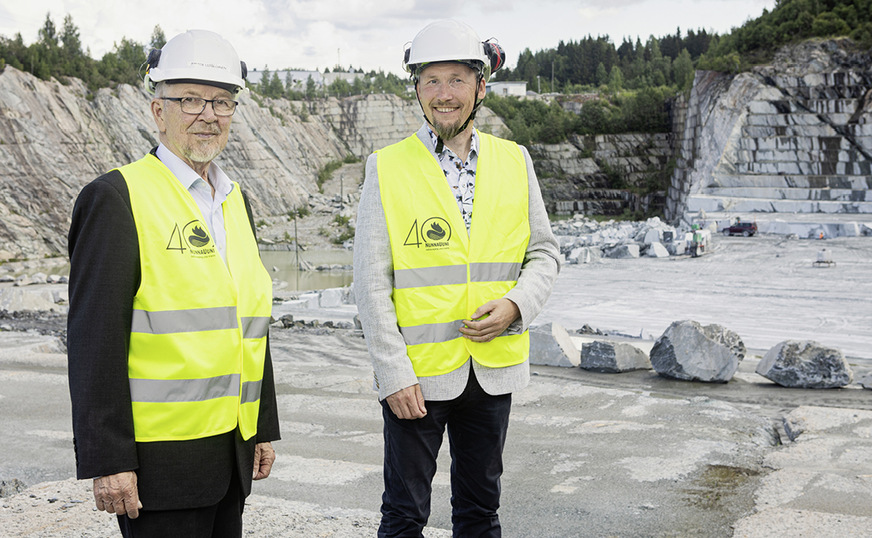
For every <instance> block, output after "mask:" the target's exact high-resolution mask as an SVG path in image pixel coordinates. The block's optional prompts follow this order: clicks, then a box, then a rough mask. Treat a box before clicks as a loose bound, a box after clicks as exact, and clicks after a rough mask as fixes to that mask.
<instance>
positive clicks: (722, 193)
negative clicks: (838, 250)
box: [666, 40, 872, 237]
mask: <svg viewBox="0 0 872 538" xmlns="http://www.w3.org/2000/svg"><path fill="white" fill-rule="evenodd" d="M675 108H676V109H677V110H679V113H677V114H676V115H675V125H674V129H675V132H676V137H677V140H676V142H677V143H676V146H677V156H676V169H675V172H674V176H673V178H672V184H671V187H670V189H669V194H668V200H667V203H666V217H667V220H670V221H677V220H680V219H685V220H688V221H693V220H694V219H698V220H701V221H704V222H705V223H715V224H714V226H716V227H717V229H719V228H720V227H723V224H724V223H726V222H729V220H730V219H731V218H732V217H734V216H737V215H741V216H743V217H747V215H748V214H753V215H754V217H753V218H755V219H756V220H757V226H758V228H759V229H760V231H761V232H764V233H766V232H773V233H797V234H798V235H800V236H803V237H806V236H817V234H818V233H819V232H820V231H825V233H826V235H828V236H833V235H838V234H839V233H840V232H839V230H840V228H839V225H840V224H844V223H845V222H848V221H852V220H857V221H858V222H862V221H863V220H866V221H867V222H868V220H869V218H870V217H869V215H872V56H870V54H869V53H868V52H866V53H859V52H855V51H854V50H853V45H852V44H851V43H850V42H849V41H847V40H830V41H823V42H815V41H810V42H805V43H801V44H799V45H794V46H791V47H787V48H785V49H783V50H782V51H781V52H780V53H779V54H778V55H776V57H775V58H774V60H773V61H772V62H771V64H770V65H767V66H761V67H757V68H755V69H754V70H752V71H750V72H746V73H741V74H739V75H736V76H732V75H726V74H722V73H714V72H706V71H700V72H697V73H696V78H695V80H694V85H693V89H692V91H691V92H690V96H689V97H688V98H686V99H685V98H681V99H679V103H678V104H677V106H676V107H675ZM809 213H811V214H819V215H820V216H819V217H818V218H816V219H803V218H801V217H797V216H796V214H809ZM852 215H853V216H852ZM808 222H811V223H813V224H812V225H809V224H803V223H808ZM822 226H823V228H822ZM827 226H829V228H828V227H827ZM842 228H844V230H845V232H844V234H846V235H850V230H851V229H859V228H858V225H856V224H855V225H854V226H842ZM854 235H856V233H854Z"/></svg>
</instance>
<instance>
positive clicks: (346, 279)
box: [260, 249, 352, 291]
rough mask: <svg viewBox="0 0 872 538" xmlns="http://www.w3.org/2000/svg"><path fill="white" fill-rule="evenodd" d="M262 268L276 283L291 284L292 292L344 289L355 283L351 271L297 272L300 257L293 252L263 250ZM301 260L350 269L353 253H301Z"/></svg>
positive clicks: (330, 251) (310, 251)
mask: <svg viewBox="0 0 872 538" xmlns="http://www.w3.org/2000/svg"><path fill="white" fill-rule="evenodd" d="M260 257H261V259H262V260H263V265H264V266H265V267H266V269H267V271H269V272H270V275H272V277H273V280H282V281H284V282H287V283H288V288H286V289H290V290H298V291H307V290H321V289H326V288H341V287H343V286H348V285H349V284H351V281H352V272H351V269H346V270H337V269H333V270H330V271H300V270H298V269H297V258H296V254H295V253H294V252H293V251H287V250H263V251H261V252H260ZM299 259H300V261H306V262H309V263H310V264H312V265H313V266H315V267H317V266H319V265H337V264H338V265H347V266H349V267H350V266H351V261H352V253H351V251H350V250H332V249H329V250H328V249H324V250H315V249H310V250H306V251H305V252H304V251H300V252H299Z"/></svg>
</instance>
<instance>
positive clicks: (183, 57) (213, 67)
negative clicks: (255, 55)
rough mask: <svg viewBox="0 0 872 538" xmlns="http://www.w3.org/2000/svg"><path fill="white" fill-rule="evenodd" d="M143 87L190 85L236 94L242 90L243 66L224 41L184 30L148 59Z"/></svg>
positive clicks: (152, 53)
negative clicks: (215, 87)
mask: <svg viewBox="0 0 872 538" xmlns="http://www.w3.org/2000/svg"><path fill="white" fill-rule="evenodd" d="M146 63H147V71H146V73H145V79H144V82H145V86H146V88H147V89H148V90H149V91H154V84H155V83H157V82H164V81H175V82H194V83H198V84H208V85H210V86H218V87H220V88H224V89H226V90H228V91H230V92H231V93H233V94H236V93H238V92H239V91H241V90H242V89H243V88H245V77H246V75H247V72H246V71H247V70H246V67H245V63H244V62H241V61H239V55H238V54H236V50H235V49H234V48H233V46H232V45H231V44H230V42H228V41H227V40H226V39H224V38H223V37H221V36H220V35H218V34H216V33H215V32H210V31H209V30H188V31H187V32H185V33H183V34H179V35H177V36H175V37H174V38H172V39H170V40H169V41H167V42H166V44H165V45H164V46H163V48H161V49H160V50H152V51H151V53H150V54H149V55H148V60H147V62H146Z"/></svg>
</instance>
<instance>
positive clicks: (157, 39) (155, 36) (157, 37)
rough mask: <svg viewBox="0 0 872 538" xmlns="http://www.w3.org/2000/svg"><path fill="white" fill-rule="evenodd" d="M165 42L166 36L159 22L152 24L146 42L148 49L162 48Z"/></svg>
mask: <svg viewBox="0 0 872 538" xmlns="http://www.w3.org/2000/svg"><path fill="white" fill-rule="evenodd" d="M166 42H167V36H166V35H165V34H164V31H163V29H162V28H161V27H160V24H155V25H154V30H152V31H151V40H150V41H149V42H148V46H149V48H150V49H162V48H163V46H164V45H165V44H166Z"/></svg>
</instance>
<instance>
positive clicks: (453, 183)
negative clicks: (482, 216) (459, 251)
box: [428, 126, 478, 233]
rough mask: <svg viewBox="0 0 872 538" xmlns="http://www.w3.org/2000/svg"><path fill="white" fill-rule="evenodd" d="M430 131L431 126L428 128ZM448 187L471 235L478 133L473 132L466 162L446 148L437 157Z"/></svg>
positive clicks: (431, 130) (432, 136) (434, 141)
mask: <svg viewBox="0 0 872 538" xmlns="http://www.w3.org/2000/svg"><path fill="white" fill-rule="evenodd" d="M428 129H429V126H428ZM429 132H430V138H431V139H432V140H433V145H434V146H435V145H436V139H437V137H436V133H434V132H433V129H429ZM437 157H439V164H440V165H441V166H442V171H443V172H445V179H446V180H448V186H449V187H451V192H453V193H454V198H455V199H457V207H458V209H460V214H461V216H463V222H464V223H465V224H466V233H469V225H470V224H471V223H472V199H473V198H474V196H475V167H476V165H477V164H478V131H476V130H475V129H473V130H472V145H471V146H470V148H469V157H467V159H466V162H463V161H461V160H460V157H458V156H457V155H456V154H455V153H454V152H453V151H451V150H450V149H448V146H445V147H444V148H443V149H442V152H441V153H439V154H438V155H437Z"/></svg>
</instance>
